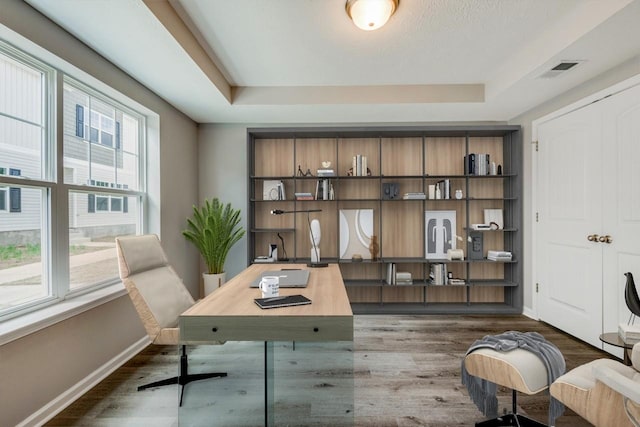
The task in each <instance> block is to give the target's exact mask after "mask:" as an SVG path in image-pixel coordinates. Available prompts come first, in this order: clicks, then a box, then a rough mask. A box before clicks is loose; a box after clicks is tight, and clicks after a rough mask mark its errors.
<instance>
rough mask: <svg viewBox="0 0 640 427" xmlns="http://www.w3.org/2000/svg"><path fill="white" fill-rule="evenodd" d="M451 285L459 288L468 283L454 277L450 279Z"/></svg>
mask: <svg viewBox="0 0 640 427" xmlns="http://www.w3.org/2000/svg"><path fill="white" fill-rule="evenodd" d="M449 284H450V285H452V286H455V285H458V286H459V285H466V284H467V282H466V281H465V280H464V279H459V278H457V277H454V278H451V279H449Z"/></svg>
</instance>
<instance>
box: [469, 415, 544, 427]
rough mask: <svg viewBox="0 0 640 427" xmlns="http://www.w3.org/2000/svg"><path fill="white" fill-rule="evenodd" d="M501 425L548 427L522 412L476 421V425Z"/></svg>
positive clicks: (495, 426) (486, 426)
mask: <svg viewBox="0 0 640 427" xmlns="http://www.w3.org/2000/svg"><path fill="white" fill-rule="evenodd" d="M501 426H518V427H547V425H546V424H542V423H541V422H538V421H536V420H532V419H531V418H529V417H525V416H524V415H520V414H507V415H503V416H501V417H498V418H494V419H492V420H486V421H481V422H479V423H476V427H501Z"/></svg>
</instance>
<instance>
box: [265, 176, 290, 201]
mask: <svg viewBox="0 0 640 427" xmlns="http://www.w3.org/2000/svg"><path fill="white" fill-rule="evenodd" d="M285 197H286V196H285V192H284V184H283V183H282V181H278V180H272V179H267V180H265V181H264V182H263V183H262V200H286V198H285Z"/></svg>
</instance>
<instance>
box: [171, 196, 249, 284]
mask: <svg viewBox="0 0 640 427" xmlns="http://www.w3.org/2000/svg"><path fill="white" fill-rule="evenodd" d="M239 223H240V209H233V208H232V207H231V203H227V204H226V205H225V204H224V203H222V202H220V200H218V199H217V198H214V199H212V200H211V201H209V200H207V199H205V201H204V204H203V205H202V206H195V205H194V206H193V216H192V217H191V218H188V219H187V229H186V230H183V231H182V234H183V235H184V237H185V238H186V239H187V240H188V241H190V242H191V243H193V244H194V245H195V246H196V248H198V251H200V255H202V258H203V259H204V262H205V264H206V265H207V272H206V273H204V274H203V278H204V293H205V295H208V294H210V293H211V292H213V291H214V290H215V289H217V288H218V287H219V286H220V285H222V284H223V283H224V282H225V278H226V273H225V271H224V263H225V261H226V259H227V254H228V253H229V250H230V249H231V247H232V246H233V245H234V244H235V243H236V242H237V241H238V240H240V239H241V238H242V236H244V233H245V231H244V229H243V228H242V226H240V225H239Z"/></svg>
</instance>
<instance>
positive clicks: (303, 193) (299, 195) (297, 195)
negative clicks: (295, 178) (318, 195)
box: [293, 192, 313, 197]
mask: <svg viewBox="0 0 640 427" xmlns="http://www.w3.org/2000/svg"><path fill="white" fill-rule="evenodd" d="M293 194H294V195H295V196H296V197H305V196H313V194H311V193H308V192H300V193H293Z"/></svg>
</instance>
